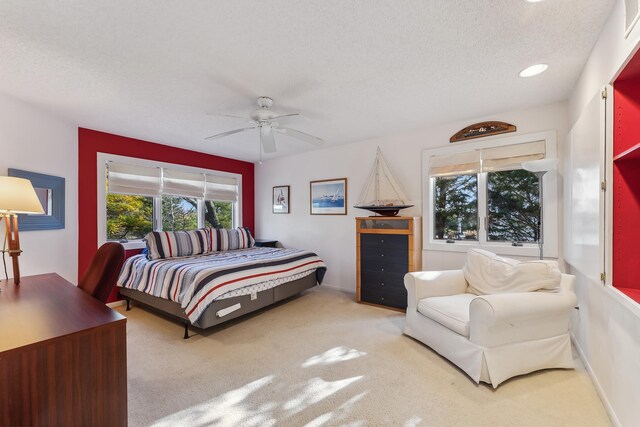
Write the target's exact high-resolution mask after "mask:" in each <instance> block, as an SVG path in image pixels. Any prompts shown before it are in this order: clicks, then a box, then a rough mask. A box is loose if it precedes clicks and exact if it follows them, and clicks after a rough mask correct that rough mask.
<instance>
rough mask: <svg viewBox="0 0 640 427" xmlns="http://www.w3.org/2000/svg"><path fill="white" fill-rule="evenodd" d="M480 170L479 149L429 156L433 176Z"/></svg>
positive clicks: (472, 172)
mask: <svg viewBox="0 0 640 427" xmlns="http://www.w3.org/2000/svg"><path fill="white" fill-rule="evenodd" d="M479 172H480V152H479V151H466V152H464V153H457V154H445V155H440V156H431V157H430V158H429V174H430V175H431V176H452V175H471V174H477V173H479Z"/></svg>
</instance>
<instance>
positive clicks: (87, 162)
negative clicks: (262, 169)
mask: <svg viewBox="0 0 640 427" xmlns="http://www.w3.org/2000/svg"><path fill="white" fill-rule="evenodd" d="M98 153H109V154H116V155H120V156H128V157H136V158H139V159H146V160H156V161H159V162H166V163H175V164H180V165H185V166H193V167H198V168H205V169H212V170H218V171H223V172H231V173H238V174H242V222H243V225H244V226H245V227H249V228H250V229H251V231H252V232H253V233H254V234H255V230H254V223H255V218H254V182H253V173H254V165H253V163H249V162H243V161H241V160H234V159H228V158H226V157H220V156H214V155H211V154H205V153H199V152H197V151H191V150H184V149H182V148H176V147H170V146H167V145H162V144H157V143H154V142H149V141H142V140H140V139H133V138H127V137H124V136H119V135H113V134H110V133H105V132H99V131H95V130H91V129H84V128H78V278H80V277H82V275H83V274H84V272H85V271H86V269H87V268H88V267H89V263H90V262H91V259H92V258H93V255H94V254H95V252H96V250H97V249H98V203H97V202H98V200H97V188H98V182H97V175H98V171H97V163H98Z"/></svg>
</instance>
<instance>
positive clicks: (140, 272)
mask: <svg viewBox="0 0 640 427" xmlns="http://www.w3.org/2000/svg"><path fill="white" fill-rule="evenodd" d="M325 271H326V265H325V264H324V262H323V261H322V260H321V259H320V257H318V256H317V255H316V254H314V253H313V252H308V251H303V250H300V249H290V248H264V247H252V248H249V249H238V250H233V251H222V252H213V253H211V254H207V255H199V256H193V257H185V258H163V259H156V260H149V259H148V258H147V257H146V255H135V256H133V257H131V258H129V259H127V261H126V262H125V264H124V266H123V267H122V271H121V272H120V277H119V278H118V286H122V287H125V288H129V289H135V290H137V291H142V292H146V293H148V294H150V295H153V296H156V297H160V298H164V299H168V300H171V301H174V302H177V303H179V304H180V305H181V306H182V308H184V309H185V312H186V314H187V316H188V317H189V320H190V321H191V323H194V322H195V321H196V320H198V318H199V317H200V315H201V314H202V313H203V312H204V311H205V309H206V308H207V307H208V306H209V304H211V303H212V302H213V301H215V300H216V299H217V298H218V297H220V296H221V295H223V294H225V293H227V292H230V291H234V290H236V289H240V288H243V287H245V286H252V285H256V284H258V283H264V282H269V281H278V282H279V284H282V283H286V282H288V281H292V280H295V279H296V278H299V277H301V275H304V273H307V274H312V273H314V272H315V274H316V279H317V281H318V283H320V282H322V278H323V277H324V273H325Z"/></svg>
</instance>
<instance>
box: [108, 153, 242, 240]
mask: <svg viewBox="0 0 640 427" xmlns="http://www.w3.org/2000/svg"><path fill="white" fill-rule="evenodd" d="M109 161H113V162H121V163H128V164H132V165H139V166H150V167H158V168H169V169H173V170H177V171H182V172H193V173H206V174H209V175H217V176H223V177H233V178H236V179H237V182H238V201H237V202H235V203H234V206H233V223H234V226H235V227H242V174H239V173H232V172H223V171H217V170H211V169H204V168H198V167H194V166H186V165H179V164H175V163H167V162H160V161H156V160H146V159H139V158H136V157H127V156H120V155H116V154H110V153H102V152H98V153H97V185H98V188H97V196H98V200H97V210H98V245H102V244H104V243H106V242H107V241H108V240H107V174H106V173H105V165H106V163H107V162H109ZM153 199H154V206H153V207H154V218H153V230H156V231H157V230H161V229H162V196H160V197H154V198H153ZM197 200H198V227H203V226H204V203H203V200H204V198H202V199H200V198H198V199H197ZM123 246H124V247H125V249H142V248H144V247H145V243H144V241H143V240H142V239H139V240H130V241H128V242H125V243H123Z"/></svg>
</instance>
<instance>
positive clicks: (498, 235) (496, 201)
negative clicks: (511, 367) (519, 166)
mask: <svg viewBox="0 0 640 427" xmlns="http://www.w3.org/2000/svg"><path fill="white" fill-rule="evenodd" d="M539 221H540V196H539V194H538V178H537V177H536V176H535V175H534V174H533V173H531V172H529V171H525V170H509V171H501V172H489V173H487V240H489V241H493V242H532V243H533V242H537V241H538V223H539Z"/></svg>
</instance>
